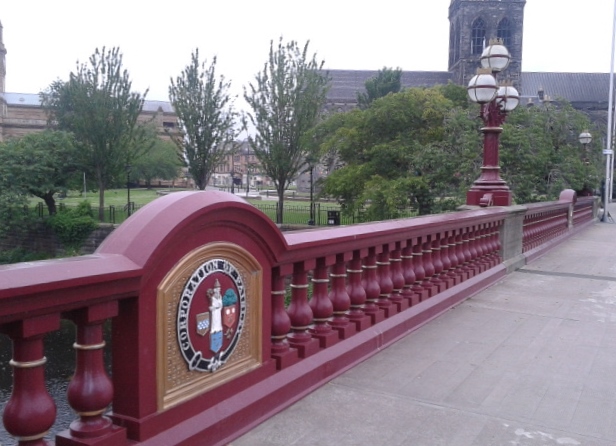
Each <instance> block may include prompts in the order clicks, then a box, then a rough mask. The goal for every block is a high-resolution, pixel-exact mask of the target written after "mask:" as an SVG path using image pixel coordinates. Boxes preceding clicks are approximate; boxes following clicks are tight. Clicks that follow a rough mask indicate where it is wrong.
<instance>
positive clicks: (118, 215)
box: [34, 201, 143, 224]
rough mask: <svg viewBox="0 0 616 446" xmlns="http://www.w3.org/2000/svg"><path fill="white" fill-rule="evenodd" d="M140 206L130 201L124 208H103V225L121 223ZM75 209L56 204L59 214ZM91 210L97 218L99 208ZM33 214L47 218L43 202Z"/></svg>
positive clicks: (94, 207) (63, 204)
mask: <svg viewBox="0 0 616 446" xmlns="http://www.w3.org/2000/svg"><path fill="white" fill-rule="evenodd" d="M142 206H143V205H140V204H135V203H134V202H132V201H131V202H130V203H127V204H125V205H124V206H114V205H110V206H105V208H104V212H103V221H102V222H103V223H113V224H119V223H122V222H123V221H124V220H126V219H127V218H128V217H129V215H132V214H134V213H135V212H137V211H138V210H139V209H140V208H141V207H142ZM76 207H77V205H66V204H65V203H58V204H57V209H58V211H59V212H61V211H63V210H64V209H67V208H76ZM91 209H92V215H93V216H94V218H98V211H99V209H100V208H99V207H98V206H92V207H91ZM129 209H130V212H129ZM34 212H35V213H36V215H37V216H38V217H39V218H47V217H49V212H48V211H47V206H45V203H43V202H39V203H37V204H36V206H35V207H34Z"/></svg>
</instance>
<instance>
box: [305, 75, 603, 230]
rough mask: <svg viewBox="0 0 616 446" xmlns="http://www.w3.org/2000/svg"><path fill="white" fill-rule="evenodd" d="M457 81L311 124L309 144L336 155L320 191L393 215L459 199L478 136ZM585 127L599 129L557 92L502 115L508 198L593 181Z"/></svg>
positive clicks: (478, 160)
mask: <svg viewBox="0 0 616 446" xmlns="http://www.w3.org/2000/svg"><path fill="white" fill-rule="evenodd" d="M460 89H461V87H457V86H453V85H448V86H445V87H434V88H429V89H416V88H412V89H408V90H405V91H403V92H401V93H397V94H391V95H388V96H386V97H383V98H380V99H377V100H375V101H374V102H373V103H372V104H371V105H370V106H369V107H368V108H367V109H365V110H353V111H351V112H348V113H343V114H337V115H333V116H331V117H329V118H328V119H327V120H325V121H324V122H322V123H320V124H319V125H318V126H317V127H316V128H315V129H314V130H313V131H312V132H311V137H312V138H313V139H314V141H315V142H314V144H316V145H317V146H319V147H320V149H321V151H322V153H327V154H328V156H330V157H332V155H331V153H334V154H335V156H337V157H339V159H340V160H341V162H340V164H339V166H338V167H337V169H335V170H334V171H333V172H332V173H331V174H330V175H329V177H328V178H327V179H326V180H325V184H324V192H325V193H326V194H328V195H330V196H333V197H336V198H337V199H338V200H339V201H340V203H341V204H342V205H343V209H344V210H345V211H346V212H349V213H351V212H352V213H355V212H358V211H359V210H364V213H365V214H366V215H367V217H368V218H371V219H375V218H376V219H379V218H389V217H391V216H396V215H400V209H401V208H403V207H406V206H409V205H410V206H416V207H417V208H418V209H419V213H420V214H424V213H431V212H435V211H442V210H452V209H455V208H456V206H457V205H460V204H463V203H464V202H465V195H466V191H467V190H468V189H469V188H470V186H471V184H472V183H473V181H475V180H476V179H477V178H478V176H479V173H480V170H481V165H482V150H483V137H482V134H481V132H480V128H481V127H482V123H481V122H480V120H479V119H477V118H478V116H477V115H478V113H477V112H478V109H477V108H475V107H468V105H467V101H465V100H463V97H462V95H460V94H459V93H460V92H459V91H457V90H460ZM584 129H589V130H590V131H591V133H592V132H596V133H597V134H599V133H600V132H599V131H598V130H594V129H593V128H592V126H591V124H590V122H589V120H588V117H587V116H586V115H584V114H583V113H581V112H579V111H576V110H574V109H573V108H572V107H571V105H570V104H568V103H566V102H564V101H561V102H559V103H557V104H554V105H550V106H541V107H530V108H529V107H519V109H517V110H515V111H514V112H513V113H511V114H510V116H509V117H508V120H507V122H506V124H505V125H504V131H503V134H502V135H501V144H500V165H501V174H502V176H503V178H504V179H505V180H506V181H507V183H508V185H509V187H511V189H512V191H513V193H514V199H515V201H516V202H517V203H527V202H531V201H537V200H544V199H550V200H551V199H556V198H557V197H558V194H559V193H560V192H561V191H562V190H563V189H566V188H572V189H575V190H577V191H589V190H593V189H596V188H598V187H599V179H600V177H601V155H600V151H599V150H595V149H593V147H592V145H591V146H590V147H589V148H588V150H587V152H584V150H583V148H582V147H581V146H580V144H579V142H578V135H579V133H580V132H582V131H583V130H584ZM366 207H367V208H366Z"/></svg>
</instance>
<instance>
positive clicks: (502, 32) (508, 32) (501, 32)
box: [496, 18, 513, 46]
mask: <svg viewBox="0 0 616 446" xmlns="http://www.w3.org/2000/svg"><path fill="white" fill-rule="evenodd" d="M512 28H513V27H512V26H511V22H510V21H509V20H508V19H507V18H504V19H503V20H501V21H500V23H499V24H498V29H497V31H496V37H498V38H499V39H501V40H502V41H503V44H504V45H505V46H511V36H512V35H513V30H512Z"/></svg>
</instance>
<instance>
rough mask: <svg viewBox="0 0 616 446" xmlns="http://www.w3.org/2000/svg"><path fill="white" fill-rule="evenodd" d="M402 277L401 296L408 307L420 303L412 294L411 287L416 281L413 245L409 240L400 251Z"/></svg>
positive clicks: (415, 294)
mask: <svg viewBox="0 0 616 446" xmlns="http://www.w3.org/2000/svg"><path fill="white" fill-rule="evenodd" d="M400 258H401V259H402V275H403V278H404V286H403V288H402V292H401V295H402V297H403V298H404V299H406V300H407V301H408V303H409V306H413V305H417V304H418V303H419V301H420V296H419V295H418V294H417V293H415V292H413V290H412V288H411V287H412V286H413V284H414V283H415V281H416V280H417V276H416V275H415V268H414V267H413V245H412V241H411V240H409V241H408V244H407V245H406V246H405V247H404V249H403V250H402V255H401V256H400Z"/></svg>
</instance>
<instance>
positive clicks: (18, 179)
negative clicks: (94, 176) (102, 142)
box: [0, 130, 81, 215]
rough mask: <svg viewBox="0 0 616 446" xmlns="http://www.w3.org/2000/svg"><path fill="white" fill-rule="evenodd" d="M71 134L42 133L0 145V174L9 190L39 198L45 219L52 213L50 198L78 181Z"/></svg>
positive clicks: (59, 132) (53, 200)
mask: <svg viewBox="0 0 616 446" xmlns="http://www.w3.org/2000/svg"><path fill="white" fill-rule="evenodd" d="M77 156H78V153H77V148H76V146H75V141H74V138H73V136H72V134H70V133H67V132H63V131H51V130H46V131H44V132H40V133H31V134H29V135H26V136H24V137H23V138H19V139H11V140H9V141H7V142H6V143H4V144H0V172H2V175H3V176H4V177H6V178H9V179H10V182H11V183H12V186H13V187H16V188H18V189H19V190H21V191H23V192H24V193H26V194H31V195H34V196H35V197H39V198H41V199H42V200H43V201H44V202H45V204H46V205H47V210H48V212H49V215H53V214H55V213H56V202H55V198H54V195H55V194H56V193H57V192H60V191H66V190H67V189H68V188H69V187H70V186H72V185H75V183H76V182H77V181H78V179H77V178H76V177H77V176H78V175H76V174H77V173H78V172H80V171H81V169H80V168H79V165H78V164H77V163H76V159H77Z"/></svg>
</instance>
